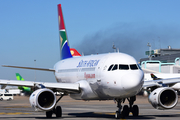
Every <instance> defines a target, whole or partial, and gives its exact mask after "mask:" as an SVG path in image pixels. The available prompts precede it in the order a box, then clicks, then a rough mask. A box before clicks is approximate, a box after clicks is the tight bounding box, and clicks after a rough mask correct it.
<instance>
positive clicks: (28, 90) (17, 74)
mask: <svg viewBox="0 0 180 120" xmlns="http://www.w3.org/2000/svg"><path fill="white" fill-rule="evenodd" d="M16 78H17V80H20V81H24V78H22V76H21V75H20V74H19V73H16ZM18 89H20V90H23V91H25V92H31V88H30V87H25V86H19V87H18Z"/></svg>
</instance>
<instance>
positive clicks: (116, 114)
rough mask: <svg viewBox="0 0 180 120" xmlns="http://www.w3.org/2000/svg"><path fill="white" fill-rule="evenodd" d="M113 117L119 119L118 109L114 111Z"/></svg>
mask: <svg viewBox="0 0 180 120" xmlns="http://www.w3.org/2000/svg"><path fill="white" fill-rule="evenodd" d="M115 118H116V119H119V118H120V113H119V111H116V113H115Z"/></svg>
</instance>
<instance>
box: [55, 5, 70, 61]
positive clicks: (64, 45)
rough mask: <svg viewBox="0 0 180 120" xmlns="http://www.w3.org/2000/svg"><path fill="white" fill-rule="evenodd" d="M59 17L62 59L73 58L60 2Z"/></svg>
mask: <svg viewBox="0 0 180 120" xmlns="http://www.w3.org/2000/svg"><path fill="white" fill-rule="evenodd" d="M58 19H59V36H60V53H61V59H66V58H71V57H72V55H71V52H70V48H69V43H68V39H67V34H66V29H65V24H64V19H63V14H62V9H61V4H58Z"/></svg>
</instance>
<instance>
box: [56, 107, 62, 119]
mask: <svg viewBox="0 0 180 120" xmlns="http://www.w3.org/2000/svg"><path fill="white" fill-rule="evenodd" d="M61 116H62V110H61V106H57V107H56V117H57V118H59V117H61Z"/></svg>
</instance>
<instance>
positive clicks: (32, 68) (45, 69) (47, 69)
mask: <svg viewBox="0 0 180 120" xmlns="http://www.w3.org/2000/svg"><path fill="white" fill-rule="evenodd" d="M2 67H12V68H22V69H31V70H42V71H51V72H55V70H54V69H52V68H34V67H22V66H12V65H2Z"/></svg>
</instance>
